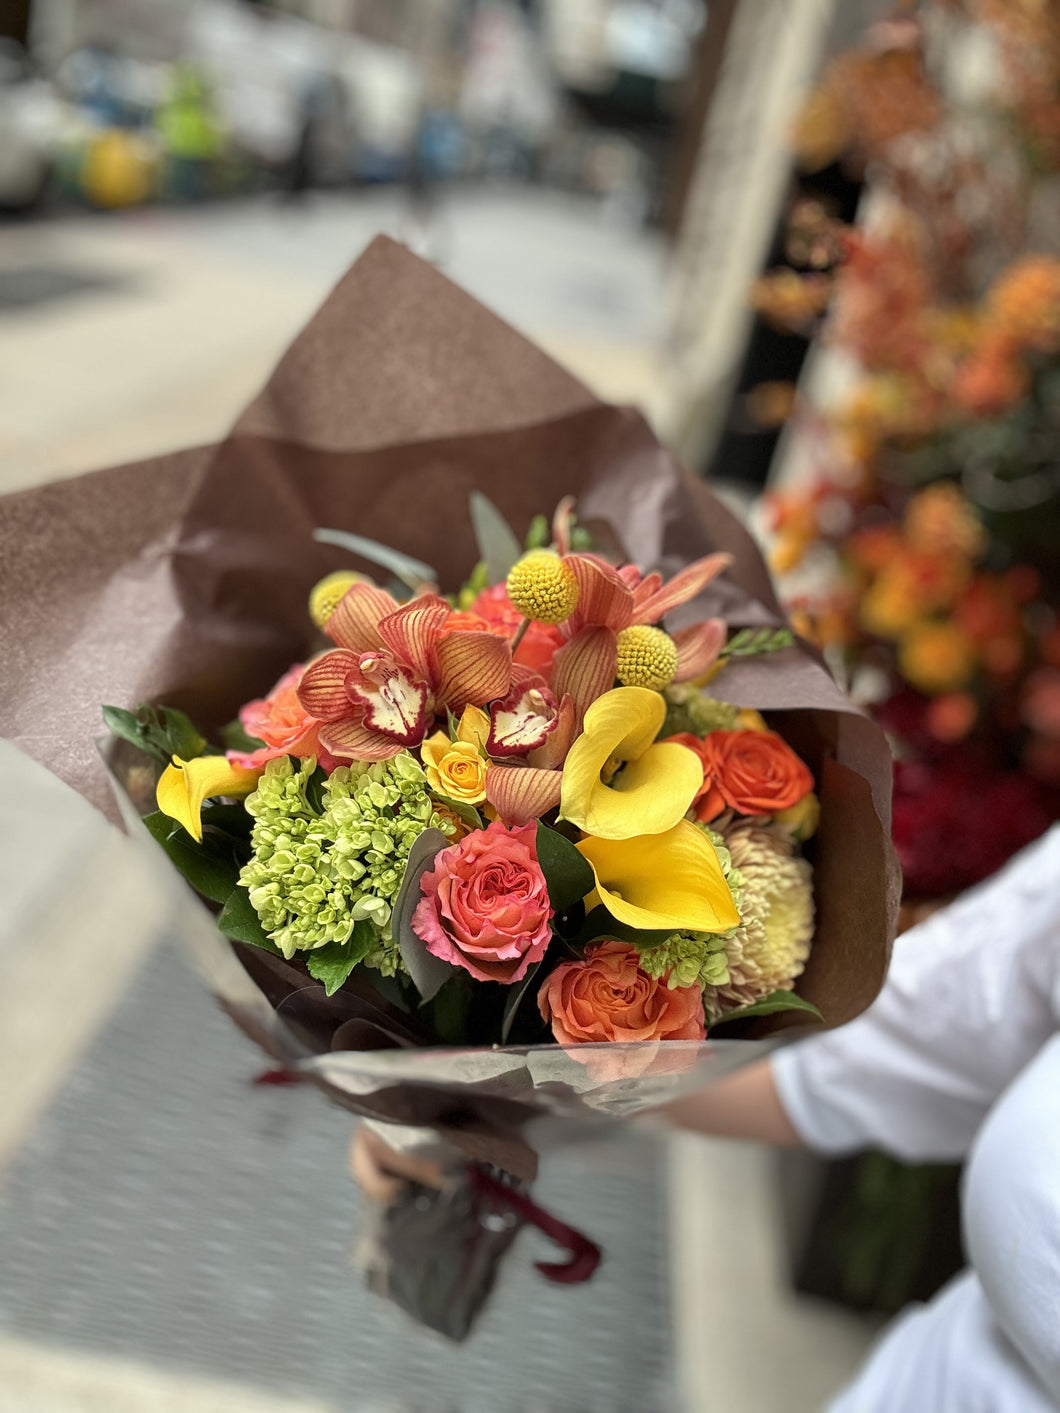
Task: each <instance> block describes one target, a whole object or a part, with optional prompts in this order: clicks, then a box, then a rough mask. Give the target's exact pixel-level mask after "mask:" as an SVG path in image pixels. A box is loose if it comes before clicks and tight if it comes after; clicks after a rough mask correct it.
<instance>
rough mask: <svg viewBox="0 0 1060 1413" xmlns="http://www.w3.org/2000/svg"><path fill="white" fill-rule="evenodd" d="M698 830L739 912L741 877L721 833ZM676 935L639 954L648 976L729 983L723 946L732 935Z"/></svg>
mask: <svg viewBox="0 0 1060 1413" xmlns="http://www.w3.org/2000/svg"><path fill="white" fill-rule="evenodd" d="M697 828H699V829H701V830H702V831H703V833H704V834H705V835H706V836H707V838H708V839H709V840H710V842H711V843H712V844H713V845H714V848H715V849H716V850H717V853H718V861H719V862H720V864H721V869H722V872H723V873H724V875H725V881H726V882H727V883H728V885H729V888H730V890H731V892H732V897H733V902H734V903H735V904H736V909H737V911H738V912H739V910H740V905H741V901H742V896H743V889H744V878H743V875H742V874H741V873H740V870H739V869H738V868H736V866H735V865H734V864H733V861H732V856H731V855H730V853H729V850H728V849H727V848H726V847H725V841H724V839H723V838H722V837H721V835H720V834H717V833H715V831H714V830H713V829H711V828H710V826H709V825H707V824H700V825H698V826H697ZM735 931H736V929H735V928H730V929H729V930H728V931H727V932H675V933H674V934H673V936H672V937H668V938H667V939H666V941H665V942H662V943H659V944H658V945H657V946H655V947H649V948H646V949H645V950H644V951H642V952H641V955H640V964H641V966H642V967H643V969H644V970H645V971H646V972H647V973H648V975H649V976H654V977H660V976H665V977H667V983H666V984H667V985H668V986H670V987H675V986H692V985H694V984H695V983H697V982H698V983H699V985H700V986H724V985H725V984H726V983H727V982H728V980H729V961H728V956H727V953H726V950H725V944H726V942H727V941H728V939H729V938H730V937H731V936H732V934H733V932H735Z"/></svg>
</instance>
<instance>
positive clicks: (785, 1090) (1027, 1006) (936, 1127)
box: [772, 825, 1060, 1162]
mask: <svg viewBox="0 0 1060 1413" xmlns="http://www.w3.org/2000/svg"><path fill="white" fill-rule="evenodd" d="M1058 1024H1060V825H1058V826H1054V827H1053V828H1052V829H1051V830H1050V832H1049V833H1048V834H1046V835H1045V836H1044V837H1043V838H1042V839H1040V840H1038V842H1037V843H1035V844H1032V845H1031V846H1030V847H1029V848H1027V849H1025V850H1024V851H1023V852H1022V853H1021V854H1018V855H1017V856H1016V858H1015V859H1013V860H1012V861H1011V862H1010V863H1009V864H1008V865H1007V866H1006V867H1005V868H1004V869H1003V870H1002V871H1001V872H1000V873H999V874H996V875H995V876H994V877H993V878H991V879H989V880H988V881H987V882H986V883H984V884H980V885H979V886H978V887H977V888H975V889H972V890H971V891H970V892H968V893H965V894H964V895H962V897H961V898H959V899H958V900H957V901H956V902H955V903H953V904H951V906H950V907H948V908H946V909H944V910H943V911H941V912H939V913H936V914H935V915H934V916H933V917H931V918H929V919H928V920H927V921H926V922H924V923H921V924H920V925H919V926H918V927H914V928H911V929H910V931H909V932H907V933H905V934H903V936H901V937H900V938H899V939H898V941H897V942H896V943H895V950H894V958H893V961H892V963H891V970H890V973H889V975H888V978H887V983H886V985H885V986H884V989H883V991H882V992H881V993H880V995H879V997H878V998H877V1000H876V1001H875V1003H874V1004H873V1005H872V1007H871V1008H870V1009H869V1010H868V1011H866V1012H865V1014H864V1015H863V1016H860V1017H859V1018H858V1019H857V1020H855V1021H853V1022H851V1024H850V1025H847V1026H843V1027H842V1028H841V1029H839V1030H835V1031H830V1032H828V1033H827V1034H824V1035H820V1036H815V1037H813V1038H812V1039H810V1040H807V1041H805V1042H803V1043H802V1044H796V1045H793V1046H792V1047H791V1048H790V1049H789V1050H784V1051H781V1052H779V1053H778V1054H777V1055H775V1056H774V1057H773V1060H772V1066H773V1074H774V1078H775V1081H776V1085H777V1089H778V1091H779V1094H780V1100H781V1103H782V1104H783V1106H784V1109H785V1110H786V1112H787V1114H788V1117H789V1118H790V1120H791V1122H792V1124H793V1125H794V1127H795V1129H796V1131H797V1132H798V1133H799V1135H800V1136H801V1137H802V1139H803V1141H804V1142H805V1143H806V1144H807V1145H808V1146H809V1147H811V1148H816V1149H818V1150H819V1151H821V1152H824V1153H846V1152H853V1151H855V1150H856V1149H858V1148H865V1147H878V1148H883V1149H885V1150H887V1151H889V1152H891V1153H893V1154H894V1155H895V1156H896V1157H899V1158H904V1159H907V1160H911V1161H925V1162H926V1161H944V1160H949V1159H957V1158H963V1157H964V1156H965V1154H966V1153H967V1152H968V1148H969V1146H970V1144H971V1142H972V1139H973V1138H974V1136H975V1133H976V1131H977V1129H978V1128H979V1126H980V1124H981V1123H982V1121H983V1119H984V1118H985V1117H986V1114H987V1111H988V1110H989V1109H990V1107H991V1105H992V1104H993V1102H994V1100H995V1099H996V1098H997V1097H998V1095H999V1094H1000V1093H1001V1092H1002V1090H1003V1089H1004V1088H1005V1087H1006V1086H1007V1085H1008V1084H1009V1083H1010V1081H1011V1080H1012V1079H1013V1078H1014V1077H1015V1076H1016V1075H1017V1074H1018V1073H1019V1071H1020V1070H1021V1069H1022V1068H1023V1067H1024V1066H1025V1065H1026V1064H1027V1063H1028V1062H1029V1061H1030V1060H1031V1059H1032V1058H1033V1057H1034V1056H1035V1054H1037V1052H1038V1051H1039V1050H1040V1049H1041V1047H1042V1046H1043V1045H1044V1044H1045V1043H1046V1041H1047V1040H1048V1039H1049V1037H1050V1036H1051V1035H1052V1034H1053V1032H1054V1031H1056V1030H1057V1028H1058Z"/></svg>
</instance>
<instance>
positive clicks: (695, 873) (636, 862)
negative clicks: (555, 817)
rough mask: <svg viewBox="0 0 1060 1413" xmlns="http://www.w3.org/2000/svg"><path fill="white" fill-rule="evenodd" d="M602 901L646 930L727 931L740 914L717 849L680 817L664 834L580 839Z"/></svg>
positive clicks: (614, 914)
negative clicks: (634, 837) (631, 837)
mask: <svg viewBox="0 0 1060 1413" xmlns="http://www.w3.org/2000/svg"><path fill="white" fill-rule="evenodd" d="M578 849H579V851H580V853H581V854H582V856H583V857H584V858H585V859H586V860H587V861H588V863H589V864H591V865H592V870H593V873H594V875H595V877H596V891H597V894H598V895H599V898H600V902H601V903H603V905H604V907H605V908H606V909H607V911H608V912H609V913H610V914H611V916H612V917H613V918H616V919H617V920H618V921H619V922H623V923H625V924H626V925H627V926H628V927H636V928H641V929H644V930H646V931H656V930H660V931H661V930H664V929H666V928H672V929H673V931H675V932H727V931H728V930H729V929H730V928H732V927H737V926H738V925H739V922H740V914H739V913H738V912H737V909H736V904H735V903H734V902H733V897H732V893H731V891H730V890H729V885H728V883H726V881H725V875H724V873H723V872H722V867H721V862H720V861H719V859H718V852H717V850H716V849H715V848H714V845H713V844H712V843H711V842H710V840H709V839H708V838H707V836H706V834H704V832H703V831H702V830H701V829H699V828H698V827H697V826H696V825H694V824H693V823H692V822H691V821H690V820H687V819H682V820H681V821H680V823H679V824H675V825H674V827H673V828H672V829H669V830H667V831H666V833H665V834H648V835H645V836H643V837H641V838H636V839H583V840H582V841H581V843H580V844H579V845H578Z"/></svg>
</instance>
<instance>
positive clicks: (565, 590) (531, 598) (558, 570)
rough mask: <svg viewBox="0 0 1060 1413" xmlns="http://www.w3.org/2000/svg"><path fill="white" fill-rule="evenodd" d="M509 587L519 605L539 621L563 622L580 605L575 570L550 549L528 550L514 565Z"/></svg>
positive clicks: (513, 598)
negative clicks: (529, 552)
mask: <svg viewBox="0 0 1060 1413" xmlns="http://www.w3.org/2000/svg"><path fill="white" fill-rule="evenodd" d="M507 588H508V597H509V598H510V599H511V601H512V603H513V604H514V605H515V607H516V608H517V609H518V610H519V612H520V613H521V614H522V615H523V617H524V618H532V619H533V620H534V622H535V623H562V622H563V621H564V620H565V619H567V618H569V617H570V616H571V614H572V613H573V612H574V610H575V609H576V608H577V607H578V581H577V579H575V577H574V570H573V569H572V568H571V567H570V565H569V564H567V563H566V562H565V561H564V560H562V559H560V557H559V555H558V554H552V553H551V551H549V550H534V551H533V552H532V553H531V554H524V555H523V557H522V559H520V560H519V561H518V562H517V563H516V564H514V565H513V566H512V568H511V572H510V573H509V575H508V584H507Z"/></svg>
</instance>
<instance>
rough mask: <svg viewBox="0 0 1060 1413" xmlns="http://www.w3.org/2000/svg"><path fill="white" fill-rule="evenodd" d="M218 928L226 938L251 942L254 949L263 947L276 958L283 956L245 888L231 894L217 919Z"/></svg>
mask: <svg viewBox="0 0 1060 1413" xmlns="http://www.w3.org/2000/svg"><path fill="white" fill-rule="evenodd" d="M217 926H218V928H219V929H220V930H221V931H222V932H223V933H224V935H225V936H226V937H231V938H232V939H233V940H234V941H236V942H249V943H250V945H251V946H252V947H261V948H262V950H263V951H266V952H272V953H273V955H274V956H277V957H279V956H281V955H282V953H281V952H280V949H279V947H277V946H276V944H275V942H271V941H270V940H269V937H268V934H267V933H266V931H265V929H264V928H263V927H262V925H261V919H260V918H259V917H258V915H257V913H256V912H255V911H254V905H253V903H252V902H251V901H250V894H249V893H248V892H247V890H246V889H245V888H242V887H236V888H233V889H232V891H231V893H229V895H228V898H227V900H226V901H225V905H224V907H223V908H222V909H221V916H220V917H219V918H218V919H217Z"/></svg>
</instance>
